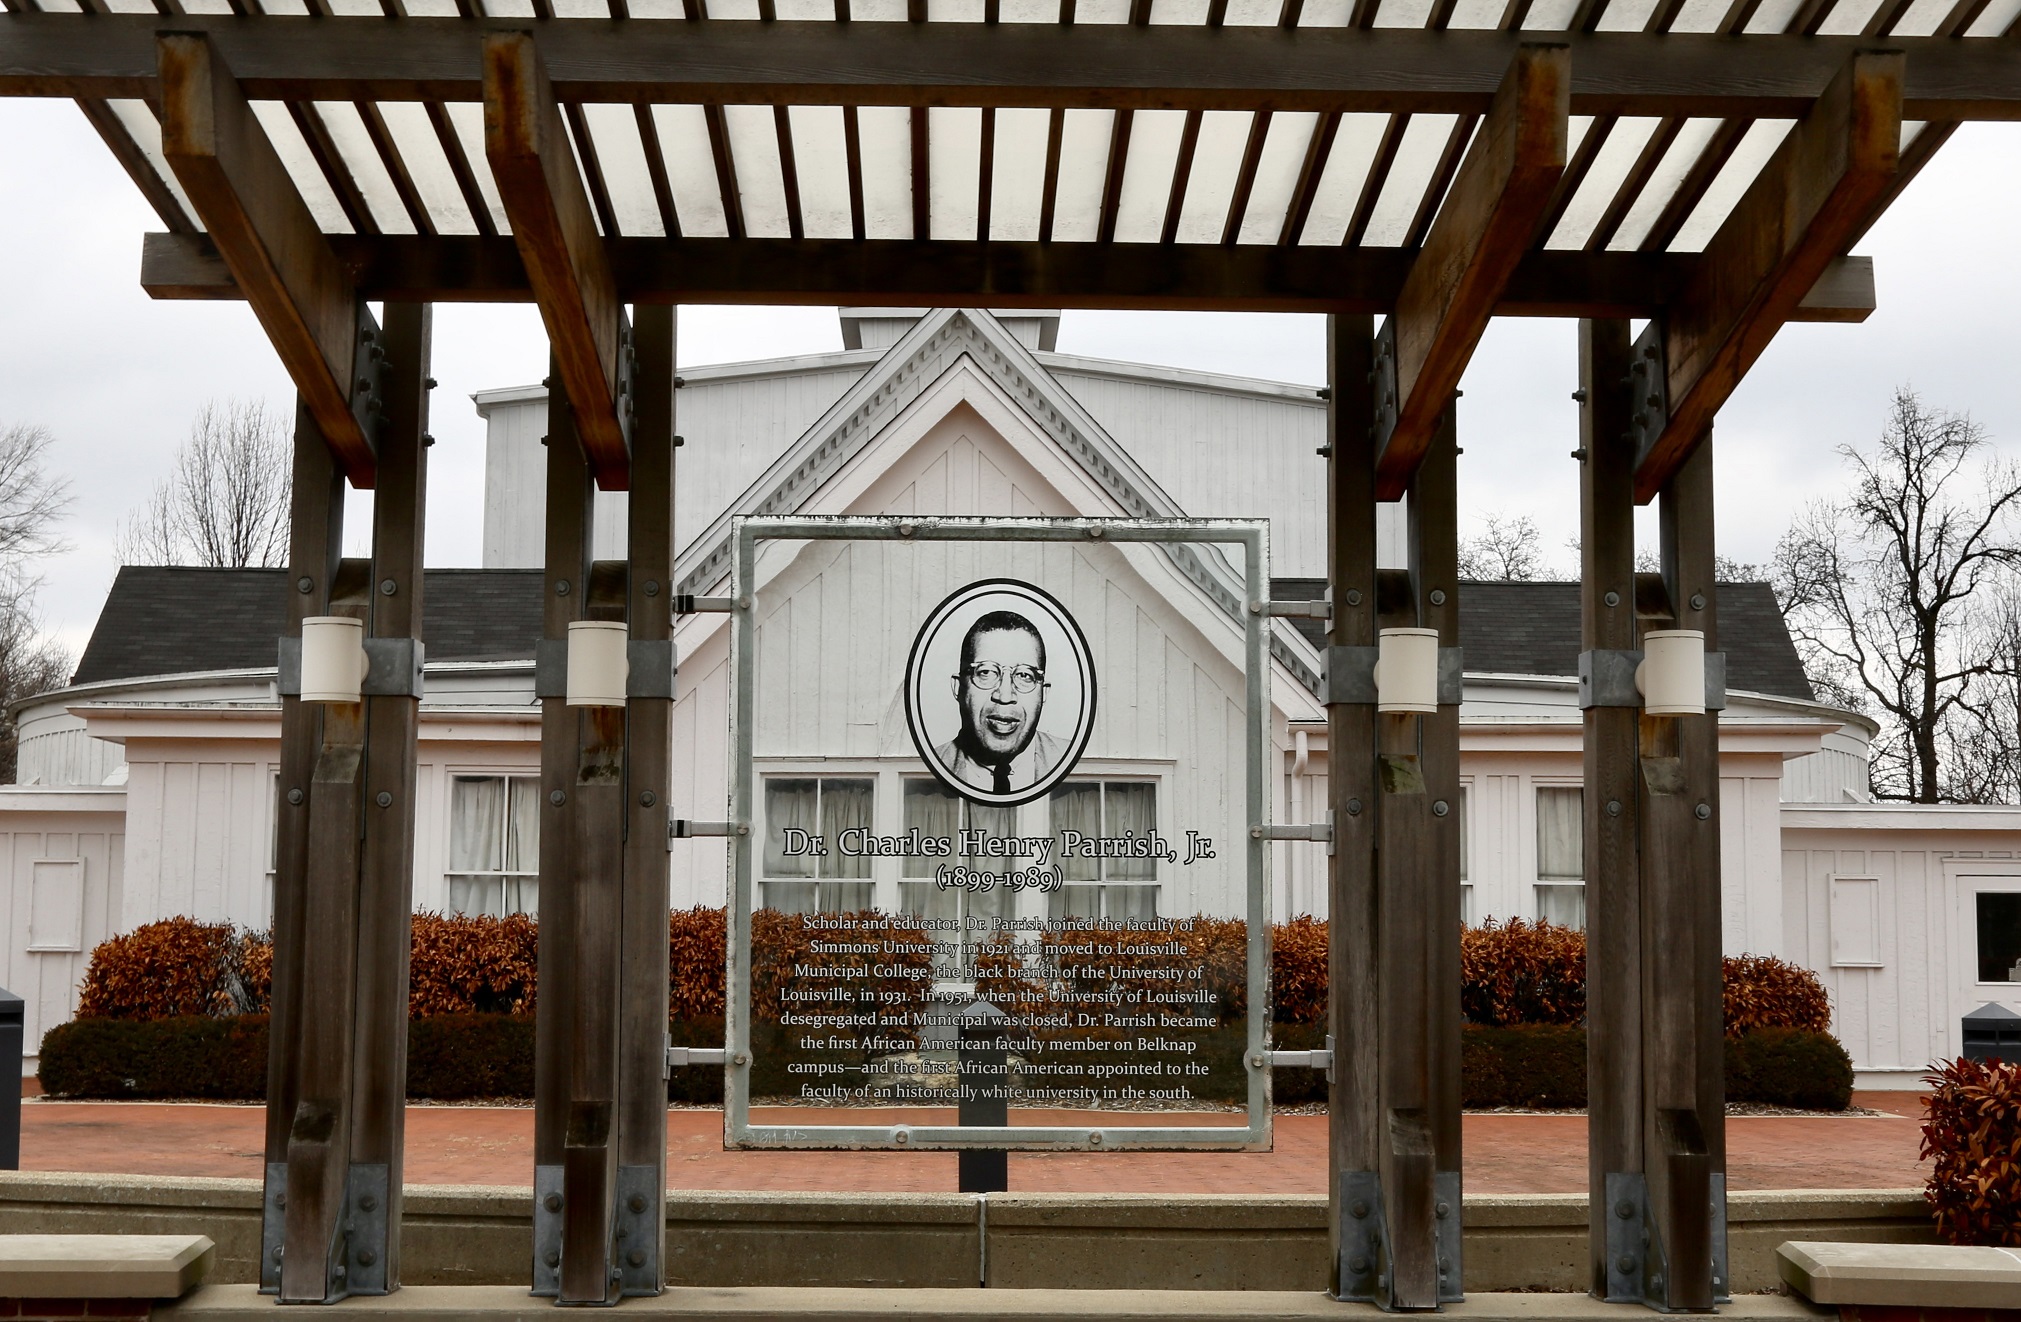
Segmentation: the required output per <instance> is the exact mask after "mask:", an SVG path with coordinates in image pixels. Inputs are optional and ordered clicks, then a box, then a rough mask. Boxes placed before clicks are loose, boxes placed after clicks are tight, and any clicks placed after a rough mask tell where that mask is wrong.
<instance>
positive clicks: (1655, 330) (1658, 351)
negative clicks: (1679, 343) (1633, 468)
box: [1628, 319, 1670, 466]
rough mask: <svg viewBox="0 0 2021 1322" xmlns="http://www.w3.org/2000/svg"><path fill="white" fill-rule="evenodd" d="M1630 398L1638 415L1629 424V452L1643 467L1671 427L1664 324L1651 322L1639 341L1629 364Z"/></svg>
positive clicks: (1655, 321) (1636, 342)
mask: <svg viewBox="0 0 2021 1322" xmlns="http://www.w3.org/2000/svg"><path fill="white" fill-rule="evenodd" d="M1628 398H1629V399H1630V400H1631V401H1633V403H1634V406H1635V412H1634V413H1633V414H1632V415H1631V416H1630V417H1629V420H1628V440H1629V442H1630V445H1629V449H1630V451H1631V452H1632V453H1633V454H1634V455H1635V462H1636V464H1637V465H1638V466H1639V465H1640V464H1641V462H1642V457H1643V456H1644V455H1646V454H1648V453H1649V451H1650V449H1651V448H1653V447H1654V446H1655V444H1656V440H1657V438H1658V437H1660V436H1662V435H1663V429H1664V428H1665V427H1666V426H1668V425H1669V423H1670V371H1669V368H1668V366H1667V365H1666V364H1665V363H1664V359H1663V322H1662V320H1661V319H1654V320H1651V321H1650V323H1649V325H1648V327H1647V328H1645V329H1644V330H1643V332H1642V334H1641V335H1640V336H1639V337H1637V339H1636V341H1635V348H1634V350H1633V356H1632V357H1631V358H1630V359H1629V361H1628Z"/></svg>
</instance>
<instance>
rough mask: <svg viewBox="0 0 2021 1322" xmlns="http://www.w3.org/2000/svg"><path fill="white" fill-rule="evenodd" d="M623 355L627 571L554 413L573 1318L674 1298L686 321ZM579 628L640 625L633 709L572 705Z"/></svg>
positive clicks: (548, 1221) (551, 819) (546, 914)
mask: <svg viewBox="0 0 2021 1322" xmlns="http://www.w3.org/2000/svg"><path fill="white" fill-rule="evenodd" d="M623 338H624V339H625V341H626V344H625V351H626V353H628V354H630V353H636V355H637V364H638V371H637V373H636V374H630V373H628V376H630V379H633V380H636V381H637V382H638V390H637V398H636V408H637V413H636V418H637V425H636V427H635V430H634V434H633V436H632V441H631V445H632V449H631V453H630V455H629V456H627V463H626V465H625V468H626V472H625V477H626V480H627V481H628V483H629V484H630V488H631V493H632V494H631V500H630V503H629V524H628V527H627V538H628V542H629V546H630V552H629V555H630V558H629V559H628V560H625V561H616V560H612V561H592V560H591V559H590V552H589V547H590V545H591V533H592V517H593V505H592V497H593V495H594V486H593V483H592V480H591V467H590V463H589V459H588V455H587V453H586V451H585V449H584V447H583V445H582V443H581V439H580V437H579V436H578V434H577V431H576V428H575V426H574V418H575V416H576V410H575V409H574V408H572V407H571V405H570V404H569V402H568V401H567V400H566V399H564V397H563V392H562V390H561V389H560V388H559V386H551V387H550V388H551V390H552V391H553V393H552V394H551V395H550V402H549V407H548V488H547V511H548V526H547V575H546V583H547V594H548V595H547V604H546V612H545V628H544V631H543V632H544V633H545V635H546V636H545V638H544V639H543V641H542V643H541V648H540V659H539V661H538V663H537V667H536V668H537V670H538V672H539V676H540V677H539V678H538V680H537V682H536V691H537V692H538V694H539V695H540V698H541V700H542V703H543V715H542V724H541V740H542V747H541V765H542V789H543V790H544V791H545V792H546V794H547V806H546V808H545V809H544V811H543V815H542V837H541V883H540V915H541V924H540V926H541V932H540V978H541V996H540V1002H539V1010H538V1016H539V1017H538V1022H537V1026H536V1034H537V1037H538V1045H537V1050H536V1062H535V1079H534V1089H535V1109H536V1117H535V1125H534V1132H535V1137H534V1143H535V1157H534V1162H535V1167H534V1170H535V1208H534V1265H533V1279H534V1290H535V1292H536V1293H539V1294H552V1295H555V1296H557V1297H558V1298H559V1300H560V1302H562V1303H565V1304H604V1303H614V1302H616V1301H617V1299H618V1298H620V1297H622V1296H625V1295H642V1294H658V1293H659V1292H660V1290H661V1288H662V1282H663V1280H664V1277H665V1272H664V1268H663V1248H664V1234H665V1230H664V1226H665V1220H666V1217H665V1198H666V1195H665V1189H666V1072H665V1071H666V1041H667V900H668V895H667V795H668V793H669V791H670V789H671V785H670V778H671V774H672V767H671V761H672V759H671V751H672V750H671V748H670V746H669V742H668V741H669V738H670V736H671V731H672V723H673V695H674V656H673V614H672V609H671V608H672V601H673V599H672V591H671V587H672V582H673V566H674V542H673V538H674V527H673V451H674V445H675V437H674V311H673V309H672V308H670V307H661V308H646V309H642V311H641V322H640V329H639V331H638V333H637V341H636V344H635V345H634V344H633V342H632V341H631V332H630V331H625V332H624V333H623ZM623 402H624V404H625V406H626V407H627V408H630V407H632V405H633V401H631V400H626V401H623ZM578 619H583V620H600V621H607V622H614V623H615V622H624V623H626V624H627V626H628V634H627V641H628V648H627V655H628V661H629V678H628V680H627V683H626V693H625V699H624V705H623V706H591V707H583V708H578V709H571V708H569V707H568V706H567V705H566V701H565V695H566V692H567V674H566V671H567V650H568V642H567V639H568V626H569V624H570V623H571V622H572V621H574V620H578Z"/></svg>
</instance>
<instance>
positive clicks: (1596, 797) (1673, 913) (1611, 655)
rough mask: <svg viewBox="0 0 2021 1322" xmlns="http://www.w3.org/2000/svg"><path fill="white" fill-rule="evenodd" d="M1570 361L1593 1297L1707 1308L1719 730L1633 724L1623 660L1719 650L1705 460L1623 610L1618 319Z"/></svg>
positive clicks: (1601, 324) (1622, 372) (1695, 456)
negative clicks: (1667, 649) (1668, 639)
mask: <svg viewBox="0 0 2021 1322" xmlns="http://www.w3.org/2000/svg"><path fill="white" fill-rule="evenodd" d="M1580 351H1581V352H1580V356H1581V364H1580V378H1581V384H1582V386H1583V388H1584V391H1585V395H1586V401H1585V409H1584V413H1583V424H1582V442H1583V448H1584V459H1585V464H1584V472H1583V474H1582V481H1581V502H1582V516H1581V526H1582V538H1581V544H1582V559H1583V562H1584V563H1583V565H1582V578H1583V584H1582V588H1581V592H1582V619H1583V631H1582V632H1583V641H1584V646H1585V649H1586V650H1585V652H1584V654H1583V656H1582V658H1581V662H1580V670H1581V704H1582V705H1583V706H1584V707H1585V708H1586V787H1587V788H1586V822H1585V846H1586V875H1587V879H1588V880H1587V1024H1588V1033H1589V1049H1588V1066H1587V1073H1588V1088H1589V1104H1590V1117H1591V1118H1590V1120H1589V1124H1588V1135H1589V1138H1588V1144H1589V1163H1590V1164H1589V1185H1590V1192H1591V1198H1592V1203H1591V1212H1590V1218H1589V1239H1590V1253H1591V1262H1592V1290H1593V1293H1594V1294H1595V1295H1596V1296H1597V1297H1599V1298H1603V1299H1608V1300H1613V1301H1617V1302H1642V1303H1646V1304H1648V1305H1650V1306H1651V1307H1655V1308H1661V1309H1664V1310H1666V1311H1674V1310H1680V1309H1709V1308H1711V1307H1712V1306H1713V1304H1714V1303H1715V1302H1716V1301H1717V1300H1718V1299H1720V1298H1723V1297H1724V1296H1725V1295H1726V1293H1727V1289H1728V1287H1727V1275H1726V1230H1725V1226H1726V1221H1725V1203H1726V1195H1725V1104H1724V1103H1725V1099H1724V1091H1725V1082H1724V1078H1723V1065H1722V1023H1721V1006H1720V979H1721V961H1720V939H1721V931H1720V894H1719V825H1718V807H1719V748H1718V740H1719V727H1718V721H1719V718H1718V714H1717V703H1716V702H1714V703H1709V704H1708V710H1707V711H1706V713H1705V714H1704V715H1702V716H1652V715H1648V714H1645V713H1644V712H1642V711H1641V710H1640V708H1641V705H1642V704H1641V700H1640V698H1639V697H1638V696H1637V694H1636V692H1635V685H1634V667H1635V663H1636V662H1637V660H1639V655H1640V654H1639V653H1638V652H1636V651H1634V650H1632V649H1633V648H1634V647H1635V645H1636V644H1637V643H1638V642H1639V641H1640V638H1639V634H1638V630H1637V615H1638V614H1639V615H1640V617H1641V623H1642V624H1643V625H1644V626H1649V627H1660V628H1687V629H1698V630H1702V631H1703V632H1704V634H1705V641H1706V649H1707V654H1708V658H1711V657H1713V656H1714V655H1715V649H1716V647H1717V644H1718V636H1717V631H1716V628H1715V617H1714V607H1715V593H1714V585H1713V536H1712V533H1713V519H1712V446H1711V441H1710V437H1709V435H1703V436H1701V437H1700V439H1699V442H1698V444H1697V445H1696V447H1695V448H1693V450H1692V451H1691V452H1690V454H1689V455H1687V456H1686V457H1685V458H1683V460H1682V461H1681V463H1680V464H1679V466H1678V467H1677V468H1676V470H1675V472H1674V473H1673V475H1672V476H1671V478H1670V479H1669V481H1668V482H1666V483H1665V485H1664V486H1663V488H1662V490H1661V492H1660V495H1661V499H1662V508H1661V514H1662V529H1663V537H1662V564H1663V572H1662V575H1661V581H1660V583H1645V584H1644V585H1643V591H1642V592H1641V593H1640V594H1639V595H1640V597H1641V603H1642V604H1641V606H1640V608H1639V610H1638V607H1637V600H1638V593H1637V585H1636V583H1635V576H1634V573H1633V568H1634V540H1633V500H1634V492H1635V482H1636V476H1635V474H1636V461H1635V454H1634V452H1633V444H1634V443H1633V440H1632V438H1631V436H1630V435H1629V433H1628V429H1627V420H1628V419H1629V418H1630V416H1631V415H1632V414H1633V411H1634V406H1635V401H1634V399H1633V398H1632V397H1631V390H1630V387H1629V384H1628V372H1627V368H1628V364H1629V348H1628V330H1627V325H1626V323H1625V322H1619V321H1592V322H1587V323H1584V324H1583V325H1582V328H1581V333H1580ZM1715 673H1716V672H1715ZM1708 687H1709V688H1716V685H1709V686H1708Z"/></svg>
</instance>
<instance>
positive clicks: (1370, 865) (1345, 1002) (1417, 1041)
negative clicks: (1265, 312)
mask: <svg viewBox="0 0 2021 1322" xmlns="http://www.w3.org/2000/svg"><path fill="white" fill-rule="evenodd" d="M1329 325H1330V349H1329V365H1330V372H1331V375H1332V398H1333V408H1332V413H1331V417H1332V430H1331V437H1332V450H1331V459H1332V463H1331V465H1330V467H1329V471H1328V480H1329V485H1328V537H1329V547H1328V557H1329V576H1330V579H1331V584H1332V593H1333V613H1332V625H1331V632H1330V634H1329V638H1328V641H1329V643H1330V645H1331V646H1330V648H1329V652H1328V658H1327V672H1328V680H1327V688H1328V692H1327V695H1326V696H1327V714H1328V734H1327V747H1328V753H1327V777H1328V784H1329V795H1330V797H1331V801H1332V808H1333V824H1334V852H1333V857H1332V869H1331V876H1330V894H1329V915H1330V922H1329V925H1328V930H1329V933H1330V941H1331V944H1330V949H1329V952H1328V973H1329V983H1328V987H1329V995H1328V1004H1327V1013H1328V1023H1329V1025H1330V1026H1331V1028H1332V1031H1333V1050H1334V1058H1333V1061H1334V1069H1333V1083H1332V1104H1331V1108H1330V1109H1331V1116H1332V1123H1331V1142H1330V1145H1329V1160H1330V1164H1331V1172H1330V1175H1331V1178H1330V1180H1329V1198H1330V1201H1331V1205H1332V1211H1333V1215H1332V1223H1331V1224H1332V1237H1333V1283H1334V1293H1335V1295H1336V1296H1337V1297H1339V1298H1343V1299H1363V1300H1372V1301H1374V1302H1376V1303H1379V1304H1381V1305H1382V1306H1383V1307H1385V1308H1393V1309H1429V1308H1436V1307H1437V1306H1438V1304H1439V1302H1440V1301H1441V1300H1443V1299H1457V1298H1458V1297H1459V1288H1460V1269H1459V1213H1460V1200H1459V1155H1460V1150H1459V969H1458V964H1459V836H1458V832H1457V827H1458V824H1459V814H1458V813H1457V812H1456V811H1455V808H1456V806H1457V803H1458V800H1459V738H1458V735H1459V719H1458V708H1457V705H1456V703H1457V696H1458V695H1457V692H1456V691H1454V690H1455V682H1456V681H1457V672H1456V671H1455V673H1454V675H1453V676H1452V682H1448V683H1447V684H1444V685H1442V686H1441V692H1442V699H1443V698H1445V697H1448V696H1449V697H1450V698H1452V699H1453V702H1452V703H1451V704H1449V705H1447V706H1446V707H1444V708H1442V709H1441V711H1440V712H1439V713H1438V714H1437V715H1433V716H1412V715H1393V716H1384V715H1380V714H1378V712H1377V710H1376V691H1375V685H1374V678H1373V669H1374V662H1375V654H1376V645H1377V640H1378V633H1379V630H1378V625H1383V626H1417V625H1419V624H1420V622H1421V621H1422V622H1423V623H1424V624H1425V625H1428V626H1430V627H1433V628H1437V629H1439V630H1440V635H1441V637H1440V642H1441V643H1442V644H1443V645H1444V646H1446V647H1452V646H1454V645H1456V644H1457V641H1458V636H1457V631H1458V589H1457V584H1456V578H1457V560H1458V543H1457V531H1458V521H1457V513H1456V507H1455V503H1454V492H1455V489H1456V488H1455V480H1454V479H1455V455H1456V453H1457V451H1456V448H1455V446H1454V438H1453V422H1452V418H1451V411H1450V410H1448V411H1447V415H1446V417H1445V418H1444V419H1443V420H1442V421H1441V422H1440V424H1439V427H1438V429H1437V433H1436V436H1435V437H1434V440H1433V442H1432V445H1431V448H1430V451H1429V453H1428V455H1427V457H1426V458H1425V460H1424V462H1423V463H1422V464H1421V465H1420V466H1419V469H1418V471H1417V474H1416V476H1415V477H1414V478H1413V479H1412V483H1411V495H1412V501H1411V513H1412V517H1411V529H1410V531H1411V544H1412V547H1413V550H1412V564H1411V568H1410V571H1409V572H1408V573H1406V574H1393V573H1378V571H1377V569H1376V545H1375V518H1376V508H1377V506H1376V499H1375V493H1376V473H1375V443H1374V439H1373V434H1372V431H1371V428H1370V426H1369V423H1370V421H1372V419H1373V416H1374V404H1375V400H1374V390H1375V387H1374V384H1373V382H1372V380H1371V378H1372V375H1373V373H1372V370H1371V369H1372V368H1373V365H1374V348H1373V339H1372V337H1371V336H1370V334H1369V330H1368V322H1367V321H1366V319H1355V320H1354V321H1353V322H1350V321H1349V320H1348V319H1346V318H1343V317H1338V316H1336V317H1335V318H1333V319H1332V321H1331V322H1330V323H1329ZM1455 655H1456V654H1455ZM1448 892H1449V893H1448Z"/></svg>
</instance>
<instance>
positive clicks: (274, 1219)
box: [260, 640, 300, 1294]
mask: <svg viewBox="0 0 2021 1322" xmlns="http://www.w3.org/2000/svg"><path fill="white" fill-rule="evenodd" d="M284 641H285V640H284ZM297 641H299V640H297ZM296 687H297V691H299V689H300V686H299V685H297V686H296ZM262 1197H263V1198H264V1199H265V1201H264V1202H262V1203H261V1204H260V1293H261V1294H279V1293H280V1292H281V1245H282V1243H283V1242H284V1241H285V1240H286V1239H287V1222H288V1163H287V1162H285V1161H270V1162H268V1163H267V1187H266V1188H265V1189H264V1190H263V1191H262Z"/></svg>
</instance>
